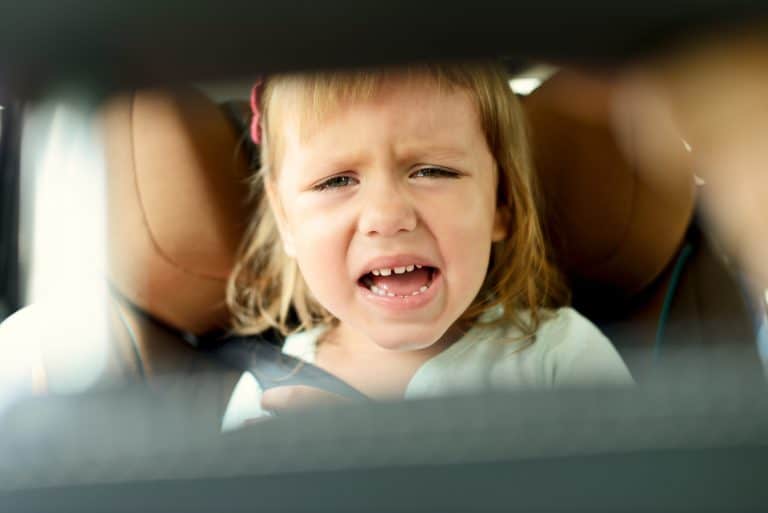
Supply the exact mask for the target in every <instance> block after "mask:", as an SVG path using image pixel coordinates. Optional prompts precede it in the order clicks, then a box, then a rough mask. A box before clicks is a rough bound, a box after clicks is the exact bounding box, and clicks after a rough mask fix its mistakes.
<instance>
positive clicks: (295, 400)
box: [261, 385, 351, 413]
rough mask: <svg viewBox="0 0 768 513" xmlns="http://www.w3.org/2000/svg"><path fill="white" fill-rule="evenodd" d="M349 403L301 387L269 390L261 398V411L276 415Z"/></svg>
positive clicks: (337, 396)
mask: <svg viewBox="0 0 768 513" xmlns="http://www.w3.org/2000/svg"><path fill="white" fill-rule="evenodd" d="M349 402H351V401H350V400H349V399H347V398H345V397H342V396H340V395H337V394H334V393H331V392H326V391H325V390H321V389H319V388H314V387H308V386H301V385H294V386H285V387H277V388H270V389H269V390H267V391H265V392H264V394H263V395H262V397H261V407H262V409H264V410H267V411H272V412H277V413H280V412H288V411H296V410H303V409H308V408H316V407H318V406H333V405H335V404H344V403H349Z"/></svg>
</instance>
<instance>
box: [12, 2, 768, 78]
mask: <svg viewBox="0 0 768 513" xmlns="http://www.w3.org/2000/svg"><path fill="white" fill-rule="evenodd" d="M766 14H768V4H767V3H766V2H764V1H755V0H664V1H661V0H657V1H650V0H633V1H631V2H630V1H622V2H615V1H608V0H601V1H599V2H598V1H595V0H588V1H581V2H573V1H571V0H535V1H517V2H513V1H489V0H477V1H474V2H471V3H466V2H461V3H459V2H446V1H442V0H441V1H437V0H420V1H418V0H417V1H405V0H388V1H386V2H360V1H359V0H333V1H324V2H315V1H309V0H262V1H254V0H249V1H243V0H238V1H233V0H229V1H224V0H220V1H216V2H212V1H203V0H189V1H179V0H176V1H172V0H167V1H165V2H156V1H154V0H133V1H131V2H123V1H122V0H101V1H99V2H93V1H91V0H38V1H35V2H13V3H10V2H6V3H5V5H3V6H2V7H0V78H2V80H3V81H12V82H13V83H14V84H15V85H16V87H17V88H19V89H20V90H23V91H25V92H26V93H29V91H30V90H31V89H33V88H40V87H44V86H45V85H46V84H47V83H48V82H49V81H51V80H81V81H82V80H86V81H88V80H90V81H95V82H98V83H99V84H109V85H110V86H125V85H129V86H141V85H145V84H159V83H162V82H165V81H179V80H184V81H185V80H204V79H222V78H231V77H243V76H248V75H250V74H253V73H257V72H273V71H277V70H287V69H303V68H317V67H336V66H357V65H367V66H370V65H382V64H387V63H394V62H401V61H404V60H422V59H442V58H466V57H478V56H497V57H499V56H500V57H505V58H507V59H509V60H510V61H512V62H515V61H532V60H539V59H546V60H557V61H562V60H565V61H573V60H589V61H609V60H614V59H626V58H628V57H631V56H634V55H638V54H640V53H643V52H647V51H650V50H652V49H653V48H655V47H657V46H659V45H663V44H666V42H668V41H670V40H674V39H676V38H678V37H681V36H686V35H687V34H690V33H691V31H698V30H705V29H711V28H718V29H720V28H722V27H723V26H726V25H729V24H734V23H736V24H739V23H744V22H755V21H759V20H762V19H764V18H765V17H766Z"/></svg>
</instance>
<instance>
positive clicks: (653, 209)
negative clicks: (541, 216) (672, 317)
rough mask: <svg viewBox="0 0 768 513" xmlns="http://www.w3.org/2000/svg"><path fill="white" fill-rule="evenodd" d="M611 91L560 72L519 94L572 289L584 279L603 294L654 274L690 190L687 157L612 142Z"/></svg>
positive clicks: (683, 215) (670, 249)
mask: <svg viewBox="0 0 768 513" xmlns="http://www.w3.org/2000/svg"><path fill="white" fill-rule="evenodd" d="M612 95H613V89H612V87H611V85H610V83H608V82H607V81H600V80H598V79H594V78H588V77H587V76H585V75H582V74H578V73H575V72H560V73H559V74H557V75H556V76H555V77H554V78H552V79H551V80H549V81H547V82H545V83H544V84H543V85H542V86H541V87H540V88H539V89H537V90H536V91H535V92H534V93H533V94H531V95H530V96H528V97H527V98H525V108H526V114H527V115H528V118H529V122H530V125H531V127H532V134H531V140H532V146H533V154H534V161H535V163H536V168H537V171H538V175H539V179H540V183H541V187H542V191H543V196H544V202H545V205H544V208H545V209H546V215H545V220H546V221H545V222H546V228H547V231H548V232H549V236H550V239H551V242H552V244H553V246H554V248H555V251H556V255H557V258H558V260H559V262H560V264H561V266H562V267H563V269H564V270H565V272H566V273H567V274H568V277H569V280H570V281H571V284H572V285H573V286H574V288H575V289H576V292H579V291H583V290H584V289H591V290H593V291H594V292H595V295H596V296H602V297H604V298H605V300H606V301H608V302H611V301H615V300H616V299H617V298H619V299H621V298H624V299H627V298H631V297H633V296H635V295H637V294H639V293H640V292H642V291H643V290H644V289H646V288H647V287H648V286H649V285H650V284H651V283H652V282H653V281H654V280H655V279H656V278H658V277H659V276H660V275H661V274H662V272H663V271H664V269H665V268H666V267H667V266H668V265H669V262H670V261H671V260H672V258H673V257H674V255H675V254H676V252H677V251H678V249H679V248H680V245H681V241H682V240H683V236H684V234H685V232H686V230H687V229H688V225H689V224H690V221H691V217H692V215H693V210H694V192H695V185H694V180H693V174H692V172H691V169H692V167H691V168H688V169H665V170H663V171H660V170H654V169H648V168H647V167H648V164H647V163H646V162H645V161H644V160H643V158H642V157H643V156H642V155H638V154H637V153H636V152H634V151H633V150H634V148H631V147H629V148H627V147H625V148H620V147H619V144H618V142H617V140H616V137H615V135H614V130H613V127H612V123H611V107H612V106H611V102H612ZM630 130H631V128H630ZM679 147H680V152H681V153H684V152H685V148H684V145H683V142H682V141H680V144H679ZM595 299H597V298H595Z"/></svg>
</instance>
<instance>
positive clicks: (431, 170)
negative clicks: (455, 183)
mask: <svg viewBox="0 0 768 513" xmlns="http://www.w3.org/2000/svg"><path fill="white" fill-rule="evenodd" d="M459 176H460V175H459V173H457V172H456V171H449V170H447V169H443V168H440V167H423V168H421V169H417V170H416V171H414V172H413V174H411V177H413V178H459Z"/></svg>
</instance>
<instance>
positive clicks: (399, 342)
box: [371, 330, 441, 351]
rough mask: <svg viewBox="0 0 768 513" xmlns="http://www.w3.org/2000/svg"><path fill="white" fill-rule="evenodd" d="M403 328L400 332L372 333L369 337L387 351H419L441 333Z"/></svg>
mask: <svg viewBox="0 0 768 513" xmlns="http://www.w3.org/2000/svg"><path fill="white" fill-rule="evenodd" d="M409 331H410V330H403V332H401V333H392V332H390V333H387V334H385V335H384V336H382V334H380V333H379V334H377V335H375V336H374V335H372V336H371V339H372V340H373V341H374V342H375V343H376V345H378V346H379V347H381V348H382V349H387V350H389V351H419V350H422V349H427V348H429V347H431V346H432V345H434V344H435V342H437V341H438V340H439V339H440V335H441V333H423V332H415V331H411V332H410V333H409Z"/></svg>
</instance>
